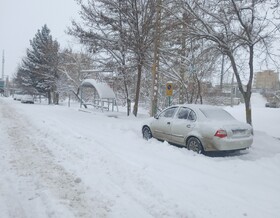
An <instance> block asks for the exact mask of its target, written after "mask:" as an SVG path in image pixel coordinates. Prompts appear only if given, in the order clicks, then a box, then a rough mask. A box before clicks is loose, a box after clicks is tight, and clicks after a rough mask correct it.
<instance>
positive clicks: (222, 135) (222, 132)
mask: <svg viewBox="0 0 280 218" xmlns="http://www.w3.org/2000/svg"><path fill="white" fill-rule="evenodd" d="M214 136H217V137H219V138H225V137H227V131H226V130H223V129H219V130H218V131H217V132H216V133H215V135H214Z"/></svg>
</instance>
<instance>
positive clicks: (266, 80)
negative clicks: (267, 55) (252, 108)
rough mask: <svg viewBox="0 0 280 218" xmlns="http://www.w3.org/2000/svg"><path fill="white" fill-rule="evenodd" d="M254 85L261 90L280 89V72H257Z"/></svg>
mask: <svg viewBox="0 0 280 218" xmlns="http://www.w3.org/2000/svg"><path fill="white" fill-rule="evenodd" d="M254 87H255V88H256V89H261V90H272V91H276V90H279V73H275V72H274V71H273V70H264V71H261V72H257V73H255V77H254Z"/></svg>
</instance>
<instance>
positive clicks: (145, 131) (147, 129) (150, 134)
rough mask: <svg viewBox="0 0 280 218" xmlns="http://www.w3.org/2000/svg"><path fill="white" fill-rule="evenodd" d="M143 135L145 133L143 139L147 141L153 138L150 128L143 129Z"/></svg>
mask: <svg viewBox="0 0 280 218" xmlns="http://www.w3.org/2000/svg"><path fill="white" fill-rule="evenodd" d="M142 133H143V138H144V139H146V140H149V139H150V138H152V137H153V135H152V132H151V130H150V128H149V127H148V126H144V127H143V129H142Z"/></svg>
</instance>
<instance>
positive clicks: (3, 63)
mask: <svg viewBox="0 0 280 218" xmlns="http://www.w3.org/2000/svg"><path fill="white" fill-rule="evenodd" d="M4 55H5V52H4V50H3V53H2V80H3V81H4V65H5V56H4Z"/></svg>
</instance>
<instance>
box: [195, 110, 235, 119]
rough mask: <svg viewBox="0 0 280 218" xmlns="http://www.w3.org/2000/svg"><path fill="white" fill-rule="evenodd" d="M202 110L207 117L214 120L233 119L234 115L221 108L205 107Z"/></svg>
mask: <svg viewBox="0 0 280 218" xmlns="http://www.w3.org/2000/svg"><path fill="white" fill-rule="evenodd" d="M200 111H201V112H202V113H203V114H204V115H205V117H207V118H208V119H212V120H233V119H234V118H233V116H231V115H230V114H229V113H228V112H227V111H225V110H223V109H219V108H214V109H212V108H207V109H206V108H203V109H200Z"/></svg>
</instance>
